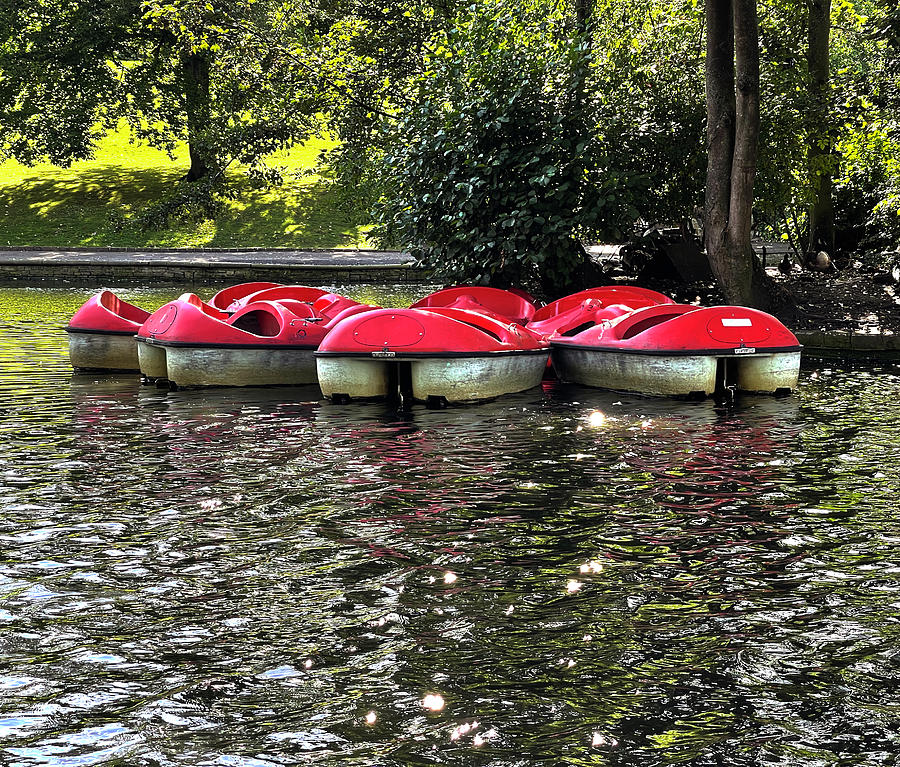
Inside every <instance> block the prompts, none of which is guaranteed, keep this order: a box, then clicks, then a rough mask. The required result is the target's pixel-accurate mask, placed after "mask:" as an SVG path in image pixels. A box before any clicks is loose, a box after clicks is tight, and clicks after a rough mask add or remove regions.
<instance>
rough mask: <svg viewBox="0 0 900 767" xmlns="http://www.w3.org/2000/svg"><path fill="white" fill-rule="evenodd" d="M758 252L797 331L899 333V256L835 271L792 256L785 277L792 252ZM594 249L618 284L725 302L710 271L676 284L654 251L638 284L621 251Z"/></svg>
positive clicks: (774, 246)
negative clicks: (791, 310) (790, 307)
mask: <svg viewBox="0 0 900 767" xmlns="http://www.w3.org/2000/svg"><path fill="white" fill-rule="evenodd" d="M754 247H755V250H756V252H757V255H758V256H760V258H762V259H764V261H765V262H766V264H767V268H766V272H767V273H768V275H769V276H770V277H771V278H772V279H773V280H774V281H775V282H776V284H777V285H778V286H779V288H780V289H782V290H784V291H785V292H786V293H787V296H788V299H789V300H788V301H787V303H789V304H790V303H792V302H793V303H794V304H795V305H796V307H797V311H796V315H795V316H788V315H787V314H785V315H784V316H782V317H781V319H782V320H783V321H784V322H785V324H787V325H788V326H789V327H790V328H792V329H793V330H796V331H802V332H812V331H824V332H841V331H842V332H844V333H846V332H848V331H850V332H853V333H864V334H875V333H887V334H891V333H893V334H900V254H897V253H883V254H880V255H874V254H868V255H865V256H863V255H860V256H859V258H854V259H846V258H845V259H843V262H842V263H840V264H839V266H840V267H841V268H839V269H837V270H835V271H831V272H820V271H813V270H810V269H801V268H800V267H799V266H797V265H796V257H793V256H788V257H789V258H790V259H791V262H792V264H793V267H792V270H791V272H790V274H788V275H785V274H782V272H781V271H780V270H779V267H778V264H779V263H780V262H781V260H782V258H783V257H784V256H785V255H786V254H788V253H789V249H788V248H787V247H785V246H784V245H781V244H780V243H768V242H763V241H758V242H755V243H754ZM593 249H594V250H595V251H596V254H595V258H596V259H597V260H598V262H599V263H601V264H603V265H605V266H606V267H607V268H608V271H607V273H608V274H610V275H611V276H615V278H616V279H619V280H626V281H629V282H635V281H637V283H638V284H641V285H644V286H646V287H649V288H653V289H655V290H659V291H661V292H663V293H666V294H667V295H670V296H672V297H673V298H674V299H675V300H676V301H679V302H684V303H697V304H701V305H704V306H713V305H716V304H723V303H727V301H726V300H725V298H724V297H723V295H722V293H721V292H720V291H719V289H718V287H717V286H716V285H715V283H714V282H713V281H712V275H711V274H710V273H709V271H708V267H706V266H704V267H703V269H694V274H695V281H694V282H690V283H687V284H686V283H685V282H684V281H682V280H680V279H677V278H676V279H672V278H673V277H674V275H675V272H676V270H675V269H673V268H672V264H671V263H670V262H669V261H668V258H669V256H667V257H666V259H663V260H661V259H660V258H659V256H658V255H656V254H658V253H659V252H660V250H661V249H659V248H657V249H655V250H653V249H652V248H651V250H650V254H651V257H650V259H649V262H648V260H647V259H646V257H645V261H644V264H645V268H644V269H642V270H640V271H639V276H638V277H637V280H635V274H634V272H633V271H631V272H630V273H629V271H628V269H627V268H625V267H626V264H625V262H624V259H623V258H622V255H621V253H620V251H619V249H616V248H614V247H611V246H607V247H604V246H596V247H594V248H593ZM676 255H677V254H676ZM626 258H627V257H626ZM692 258H694V259H697V258H700V259H701V260H704V261H705V259H702V257H700V256H699V250H697V251H696V254H695V255H694V256H692ZM688 260H690V259H688ZM684 266H685V262H681V266H680V267H679V268H680V269H681V271H682V273H683V275H687V274H690V273H691V270H690V269H687V270H685V269H684ZM701 271H705V272H706V276H705V277H702V276H700V275H699V273H700V272H701Z"/></svg>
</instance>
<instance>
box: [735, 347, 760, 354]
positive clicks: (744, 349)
mask: <svg viewBox="0 0 900 767" xmlns="http://www.w3.org/2000/svg"><path fill="white" fill-rule="evenodd" d="M734 353H735V354H756V348H755V347H753V346H742V347H740V348H739V349H735V350H734Z"/></svg>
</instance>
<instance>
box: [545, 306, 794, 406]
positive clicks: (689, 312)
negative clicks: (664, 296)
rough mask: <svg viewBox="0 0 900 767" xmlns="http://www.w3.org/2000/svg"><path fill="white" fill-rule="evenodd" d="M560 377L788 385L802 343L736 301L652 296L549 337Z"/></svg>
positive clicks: (628, 386) (666, 388)
mask: <svg viewBox="0 0 900 767" xmlns="http://www.w3.org/2000/svg"><path fill="white" fill-rule="evenodd" d="M551 347H552V360H553V367H554V368H555V370H556V373H557V375H558V376H559V378H560V379H561V380H563V381H571V382H573V383H579V384H585V385H587V386H597V387H602V388H605V389H617V390H624V391H634V392H640V393H642V394H654V395H663V396H692V395H693V396H704V397H705V396H707V395H709V394H714V393H716V392H718V391H722V390H725V389H729V388H731V389H736V390H741V391H750V392H767V393H773V394H777V393H788V392H790V391H792V390H793V389H795V388H796V387H797V379H798V376H799V370H800V352H801V349H802V347H801V346H800V344H799V343H798V341H797V338H796V336H794V334H793V333H791V331H790V330H788V329H787V328H786V327H785V326H784V325H783V324H782V323H781V322H779V321H778V320H777V319H776V318H775V317H773V316H771V315H770V314H766V313H765V312H761V311H758V310H756V309H747V308H744V307H739V306H713V307H707V308H699V307H696V306H691V305H684V304H671V303H670V304H660V305H656V306H648V307H645V308H642V309H636V310H634V311H631V312H628V313H626V314H623V315H622V316H619V317H617V318H610V319H605V320H600V321H598V322H591V323H590V325H589V326H588V327H576V328H575V332H574V333H571V334H569V333H566V332H564V333H562V334H560V335H557V336H555V337H554V338H552V339H551Z"/></svg>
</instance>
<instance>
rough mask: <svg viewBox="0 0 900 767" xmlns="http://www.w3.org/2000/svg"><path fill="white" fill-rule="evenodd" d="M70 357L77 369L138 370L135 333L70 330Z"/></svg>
mask: <svg viewBox="0 0 900 767" xmlns="http://www.w3.org/2000/svg"><path fill="white" fill-rule="evenodd" d="M69 359H70V360H71V361H72V367H73V368H75V369H76V370H122V371H137V370H138V356H137V343H136V342H135V338H134V335H126V334H124V333H79V332H77V331H69Z"/></svg>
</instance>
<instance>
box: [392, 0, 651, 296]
mask: <svg viewBox="0 0 900 767" xmlns="http://www.w3.org/2000/svg"><path fill="white" fill-rule="evenodd" d="M544 10H545V9H544ZM591 61H592V59H591V55H590V46H589V44H588V42H587V41H586V40H585V39H584V38H582V37H579V36H578V35H575V34H573V32H572V30H569V29H567V28H566V20H565V18H563V17H560V16H557V17H555V18H554V17H552V16H551V17H548V16H547V15H546V13H545V12H543V11H542V9H541V8H540V7H539V6H537V7H536V6H534V5H532V6H528V5H522V4H519V5H513V4H512V3H509V2H506V0H492V1H491V2H487V3H482V4H479V5H478V6H472V7H471V8H470V10H469V11H468V13H467V14H465V15H464V16H463V17H461V18H460V19H459V21H458V23H457V25H456V26H455V27H453V28H452V29H451V30H450V31H449V32H448V33H447V34H446V35H442V39H439V40H438V41H437V42H436V43H435V44H434V45H433V47H432V48H431V50H430V52H429V55H428V58H427V61H426V65H427V66H426V71H425V72H424V74H422V75H421V76H419V77H418V78H417V79H416V81H415V90H414V92H415V99H414V103H413V105H412V106H410V107H409V108H408V109H406V110H405V111H404V112H403V114H402V116H401V118H400V121H399V124H398V126H397V129H396V133H395V144H394V147H395V148H394V149H393V151H390V152H389V153H388V154H387V155H386V157H385V158H384V166H385V170H386V173H387V176H388V178H389V180H390V186H389V188H388V192H387V195H386V197H385V198H384V200H383V202H382V206H381V209H380V223H381V229H380V235H381V237H382V238H386V237H388V238H392V239H394V240H396V241H398V242H399V243H401V244H402V245H404V246H405V247H407V248H408V249H409V250H410V252H411V253H412V254H413V255H415V256H416V257H418V258H419V259H420V261H421V262H422V263H423V264H424V265H426V266H428V267H430V268H431V269H433V270H434V272H435V273H436V274H437V275H439V276H441V277H443V278H445V279H447V280H450V281H463V280H469V281H476V282H481V283H487V284H492V285H500V286H505V285H513V284H514V285H526V286H529V287H532V288H534V287H537V288H539V289H543V290H544V291H545V292H547V293H550V294H555V293H558V292H560V291H562V290H565V289H566V287H567V286H568V285H569V284H570V283H571V282H572V281H573V280H575V279H577V277H578V274H579V271H580V270H583V269H584V268H585V264H586V262H587V259H586V256H585V253H584V250H583V248H582V247H581V245H580V242H579V239H578V234H579V232H580V231H582V230H583V229H584V228H585V226H584V222H585V221H586V220H592V219H597V218H600V217H601V216H602V217H603V218H604V219H605V220H606V221H608V222H610V224H611V226H616V225H618V226H619V227H620V228H623V229H624V228H625V227H627V226H628V225H629V223H630V221H631V220H632V219H633V218H634V217H635V215H636V212H635V210H634V208H633V206H632V205H631V204H630V201H629V199H628V198H627V197H623V196H622V195H619V194H618V193H617V192H618V191H619V190H620V188H622V187H627V186H628V185H629V184H630V183H631V180H630V179H627V178H618V177H616V176H615V175H613V174H607V175H603V174H602V173H600V168H599V167H598V157H599V156H600V154H601V146H600V145H601V143H602V142H601V141H600V140H599V138H598V137H597V136H596V135H595V131H594V125H595V122H594V112H595V109H594V104H593V102H592V101H591V100H590V99H589V98H588V97H587V95H586V92H587V89H586V82H587V79H588V75H589V68H590V66H591Z"/></svg>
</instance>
